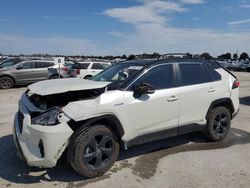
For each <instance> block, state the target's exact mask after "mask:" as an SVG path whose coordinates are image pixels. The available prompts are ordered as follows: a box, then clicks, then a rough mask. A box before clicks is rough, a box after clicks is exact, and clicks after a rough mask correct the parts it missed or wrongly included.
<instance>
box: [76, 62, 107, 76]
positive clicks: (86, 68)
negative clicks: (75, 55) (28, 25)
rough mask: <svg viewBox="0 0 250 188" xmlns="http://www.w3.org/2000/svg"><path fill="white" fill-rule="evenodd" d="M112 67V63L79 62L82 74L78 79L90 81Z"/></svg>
mask: <svg viewBox="0 0 250 188" xmlns="http://www.w3.org/2000/svg"><path fill="white" fill-rule="evenodd" d="M110 66H111V63H107V62H79V63H78V68H79V69H80V74H79V75H77V77H80V78H84V79H89V78H91V77H93V76H95V75H96V74H98V73H100V72H101V71H103V70H104V69H107V68H108V67H110Z"/></svg>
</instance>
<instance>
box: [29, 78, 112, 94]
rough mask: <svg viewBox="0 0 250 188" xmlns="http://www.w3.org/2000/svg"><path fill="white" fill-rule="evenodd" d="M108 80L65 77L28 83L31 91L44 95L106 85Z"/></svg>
mask: <svg viewBox="0 0 250 188" xmlns="http://www.w3.org/2000/svg"><path fill="white" fill-rule="evenodd" d="M108 84H110V82H101V81H93V80H84V79H81V78H65V79H55V80H46V81H41V82H37V83H35V84H32V85H29V86H28V88H29V90H30V92H31V93H33V94H37V95H41V96H45V95H52V94H58V93H65V92H68V91H80V90H90V89H98V88H104V87H106V86H107V85H108Z"/></svg>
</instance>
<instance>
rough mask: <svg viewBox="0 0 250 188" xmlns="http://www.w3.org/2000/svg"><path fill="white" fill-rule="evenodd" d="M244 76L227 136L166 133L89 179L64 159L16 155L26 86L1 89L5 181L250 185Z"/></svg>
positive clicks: (249, 85) (0, 182) (249, 107)
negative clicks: (42, 162) (41, 160)
mask: <svg viewBox="0 0 250 188" xmlns="http://www.w3.org/2000/svg"><path fill="white" fill-rule="evenodd" d="M236 74H237V76H238V79H239V80H240V81H241V88H240V103H241V106H240V113H239V115H238V116H237V117H236V118H235V119H234V120H233V122H232V129H231V132H230V133H229V135H228V136H227V138H226V139H225V140H224V141H223V142H219V143H208V142H207V141H206V139H205V138H204V137H203V135H202V134H198V133H195V134H189V135H185V136H178V137H176V138H170V139H165V140H162V141H157V142H153V143H150V144H145V145H141V146H136V147H133V148H131V149H129V150H128V151H121V154H120V159H119V161H118V162H116V163H115V165H114V167H113V168H112V169H111V170H110V171H109V172H108V173H107V174H105V175H103V176H101V177H99V178H95V179H90V180H86V179H84V178H82V177H80V176H78V175H77V174H76V173H75V172H74V171H73V170H72V169H71V168H70V167H69V165H68V164H67V163H66V162H65V161H62V162H60V163H59V164H58V165H57V166H56V167H55V168H52V169H39V168H34V167H29V166H27V165H26V164H24V163H23V162H22V161H21V160H19V158H18V157H17V156H16V150H15V147H14V143H13V141H12V122H13V116H14V113H15V111H16V110H17V100H18V98H19V97H20V95H21V94H22V93H23V92H24V91H25V90H26V88H16V89H10V90H1V91H0V187H1V188H2V187H40V188H43V187H46V188H49V187H67V188H74V187H95V188H96V187H181V188H182V187H192V188H193V187H215V188H216V187H218V188H221V187H228V188H229V187H250V73H236Z"/></svg>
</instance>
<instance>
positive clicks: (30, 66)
mask: <svg viewBox="0 0 250 188" xmlns="http://www.w3.org/2000/svg"><path fill="white" fill-rule="evenodd" d="M35 65H36V62H27V63H23V64H22V69H33V68H35Z"/></svg>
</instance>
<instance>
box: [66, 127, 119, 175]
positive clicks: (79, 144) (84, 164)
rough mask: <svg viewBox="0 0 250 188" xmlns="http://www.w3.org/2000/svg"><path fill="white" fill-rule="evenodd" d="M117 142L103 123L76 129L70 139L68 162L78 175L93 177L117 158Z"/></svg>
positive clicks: (107, 168)
mask: <svg viewBox="0 0 250 188" xmlns="http://www.w3.org/2000/svg"><path fill="white" fill-rule="evenodd" d="M119 148H120V146H119V142H118V140H117V137H116V135H115V134H114V133H113V132H112V131H111V130H110V129H109V128H107V127H106V126H104V125H94V126H92V127H89V128H83V129H80V130H77V131H76V132H75V133H74V134H73V135H72V137H71V139H70V144H69V148H68V162H69V163H70V164H71V166H72V167H73V169H74V170H75V171H76V172H77V173H78V174H80V175H82V176H85V177H88V178H93V177H97V176H101V175H103V174H104V173H106V172H107V171H108V170H109V169H110V168H111V167H112V165H113V164H114V162H115V161H116V160H117V158H118V155H119Z"/></svg>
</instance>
